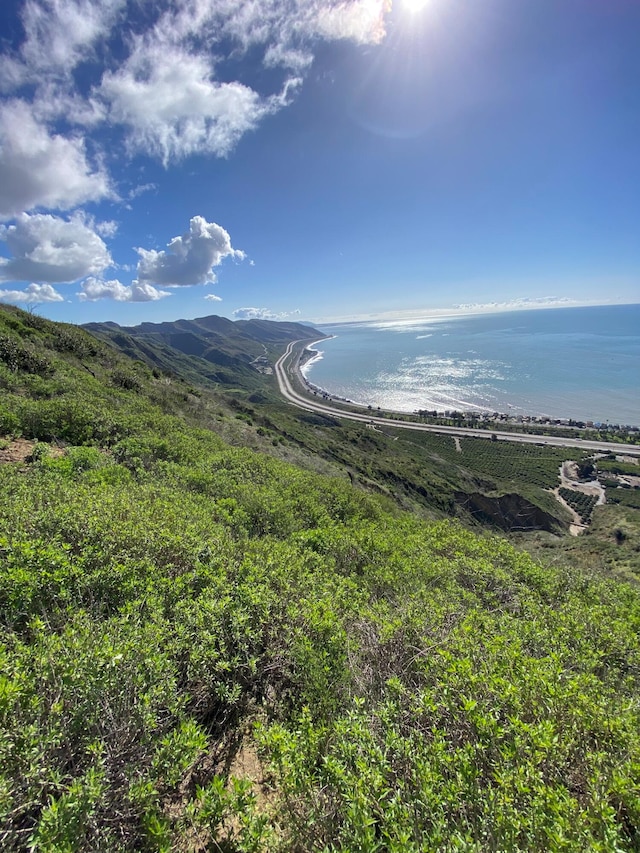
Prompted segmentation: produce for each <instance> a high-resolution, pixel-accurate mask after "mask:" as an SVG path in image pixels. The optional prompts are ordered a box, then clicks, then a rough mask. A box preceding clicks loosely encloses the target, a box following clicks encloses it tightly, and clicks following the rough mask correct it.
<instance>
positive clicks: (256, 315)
mask: <svg viewBox="0 0 640 853" xmlns="http://www.w3.org/2000/svg"><path fill="white" fill-rule="evenodd" d="M298 314H300V310H299V309H296V310H295V311H280V312H279V313H277V312H275V311H272V310H271V309H270V308H236V310H235V311H234V312H233V316H234V317H235V318H236V320H286V319H287V318H288V317H293V316H297V315H298Z"/></svg>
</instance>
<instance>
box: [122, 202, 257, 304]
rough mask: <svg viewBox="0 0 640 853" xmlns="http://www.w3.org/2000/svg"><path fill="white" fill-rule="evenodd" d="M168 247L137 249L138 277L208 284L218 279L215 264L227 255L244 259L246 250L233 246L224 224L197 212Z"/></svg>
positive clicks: (172, 283)
mask: <svg viewBox="0 0 640 853" xmlns="http://www.w3.org/2000/svg"><path fill="white" fill-rule="evenodd" d="M167 249H168V251H161V252H157V251H155V250H154V249H137V250H136V251H137V252H138V254H139V255H140V260H139V261H138V280H139V281H140V282H149V283H153V284H160V285H165V286H167V287H180V286H183V285H184V286H188V285H192V284H207V283H209V282H210V283H213V282H215V281H216V276H215V273H214V272H213V267H217V266H218V265H219V264H220V263H222V261H223V260H224V258H226V257H232V258H238V259H239V260H242V259H243V258H244V256H245V255H244V252H242V251H240V250H237V249H234V248H233V247H232V245H231V237H230V236H229V234H228V232H227V231H225V230H224V228H223V227H222V226H221V225H217V224H216V223H215V222H207V220H206V219H205V218H204V217H203V216H194V217H193V218H192V219H191V221H190V223H189V231H188V232H187V233H186V234H183V235H182V236H181V237H174V238H173V240H171V242H170V243H169V244H168V246H167Z"/></svg>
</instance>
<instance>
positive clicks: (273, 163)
mask: <svg viewBox="0 0 640 853" xmlns="http://www.w3.org/2000/svg"><path fill="white" fill-rule="evenodd" d="M0 32H1V33H2V38H1V39H0V301H3V302H8V303H12V304H18V305H22V306H23V307H29V306H34V305H37V306H38V311H39V313H41V314H43V315H45V316H47V317H50V318H51V319H55V320H66V321H69V322H77V323H84V322H91V321H106V320H111V321H115V322H117V323H120V324H122V325H135V324H137V323H140V322H144V321H151V322H160V321H164V320H174V319H177V318H178V317H196V316H203V315H207V314H213V313H216V314H221V315H223V316H227V317H229V318H232V319H234V318H235V319H237V318H246V317H252V316H255V317H265V318H268V319H286V320H307V321H310V322H317V323H323V322H331V321H337V320H339V319H343V320H345V319H348V318H354V319H356V318H362V317H365V316H368V317H372V318H373V317H381V316H385V315H387V316H399V317H402V316H410V315H418V314H419V313H424V312H427V311H434V312H438V311H444V310H448V311H452V310H460V311H469V310H471V311H478V310H513V309H514V308H530V307H550V306H555V305H557V306H562V305H567V306H568V305H578V304H603V303H611V302H614V303H615V302H617V303H635V302H640V245H639V243H638V239H637V229H638V223H639V222H640V198H639V197H638V193H637V187H638V186H640V161H639V160H638V157H637V141H638V139H639V138H640V118H639V116H640V109H639V107H640V88H639V87H638V85H637V80H638V79H640V54H639V52H638V51H637V33H638V32H640V4H639V3H637V2H632V0H607V2H606V3H603V2H598V0H521V2H519V3H517V4H515V3H513V2H512V0H482V2H481V0H393V2H389V0H343V2H337V0H293V2H289V0H251V2H249V0H237V2H232V3H229V2H228V0H165V2H159V3H154V4H153V7H152V8H151V7H146V6H145V7H140V6H139V4H133V3H131V2H127V0H103V2H101V3H99V4H96V3H92V2H90V0H25V2H23V1H22V0H9V2H5V3H4V4H3V5H2V8H0Z"/></svg>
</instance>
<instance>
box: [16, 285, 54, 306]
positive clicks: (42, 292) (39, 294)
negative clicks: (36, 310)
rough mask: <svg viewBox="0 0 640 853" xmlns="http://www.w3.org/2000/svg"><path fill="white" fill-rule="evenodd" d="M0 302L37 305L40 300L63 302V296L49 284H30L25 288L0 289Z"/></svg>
mask: <svg viewBox="0 0 640 853" xmlns="http://www.w3.org/2000/svg"><path fill="white" fill-rule="evenodd" d="M0 302H9V303H10V304H11V305H39V304H41V303H42V302H64V296H62V295H61V294H60V293H58V291H57V290H55V289H54V288H53V287H51V285H50V284H30V285H29V287H27V288H26V290H0Z"/></svg>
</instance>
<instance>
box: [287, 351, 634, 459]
mask: <svg viewBox="0 0 640 853" xmlns="http://www.w3.org/2000/svg"><path fill="white" fill-rule="evenodd" d="M301 343H304V341H293V342H292V343H290V344H289V345H288V347H287V349H286V351H285V352H284V353H283V355H281V356H280V358H279V359H278V360H277V362H276V363H275V365H274V372H275V375H276V379H277V380H278V387H279V389H280V393H281V394H282V396H283V397H284V398H285V400H287V402H289V403H291V404H292V405H293V406H297V407H298V408H299V409H304V410H305V411H307V412H318V413H319V414H321V415H327V416H329V417H332V418H344V419H345V420H349V421H360V422H361V423H365V424H372V425H374V426H382V427H393V428H394V429H411V430H418V431H419V432H436V433H440V434H444V435H457V436H469V437H471V438H491V437H492V436H495V437H496V439H498V440H499V441H515V442H518V443H519V444H544V445H550V446H552V447H577V448H579V449H580V450H594V451H598V452H601V453H628V454H633V455H635V456H640V445H637V444H617V443H615V442H609V441H589V440H588V439H583V438H563V437H561V436H554V435H530V434H527V433H521V432H520V433H514V432H504V431H503V432H501V431H500V430H494V429H491V430H490V429H471V428H469V427H452V426H438V425H437V424H423V423H420V422H418V421H392V420H389V418H381V417H376V416H375V415H372V414H371V413H370V412H369V413H364V412H363V413H359V412H348V411H345V410H344V409H339V408H334V407H333V406H332V405H331V404H330V403H327V402H326V401H322V402H320V401H318V400H315V399H312V398H311V397H307V396H305V395H303V394H301V393H299V392H298V391H296V390H295V388H294V387H293V384H292V381H291V374H292V373H298V374H299V368H298V354H295V355H293V350H294V347H296V346H297V345H298V344H301ZM299 381H300V382H303V381H304V380H302V379H301V378H300V380H299ZM494 440H495V439H494Z"/></svg>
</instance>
